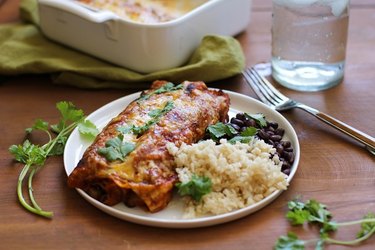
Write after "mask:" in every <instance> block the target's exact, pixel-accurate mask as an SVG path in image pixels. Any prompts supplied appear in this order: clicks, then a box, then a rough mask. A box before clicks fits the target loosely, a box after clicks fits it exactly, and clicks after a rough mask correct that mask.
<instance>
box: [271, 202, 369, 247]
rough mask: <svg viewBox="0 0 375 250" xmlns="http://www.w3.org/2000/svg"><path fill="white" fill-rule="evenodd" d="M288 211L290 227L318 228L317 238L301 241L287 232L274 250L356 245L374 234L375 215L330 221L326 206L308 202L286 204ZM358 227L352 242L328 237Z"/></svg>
mask: <svg viewBox="0 0 375 250" xmlns="http://www.w3.org/2000/svg"><path fill="white" fill-rule="evenodd" d="M288 208H289V211H288V212H287V214H286V217H287V219H288V220H289V221H290V223H291V224H292V225H304V224H309V225H311V226H317V227H318V228H319V238H316V239H310V240H301V239H299V238H298V236H297V235H296V234H295V233H293V232H288V234H287V235H286V236H281V237H279V239H278V240H277V242H276V244H275V247H274V248H275V249H277V250H286V249H293V250H294V249H305V246H307V245H309V244H315V249H318V250H319V249H323V248H324V246H325V245H326V244H335V245H347V246H353V245H357V244H359V243H361V242H363V241H365V240H366V239H368V238H370V237H371V236H372V235H373V234H375V214H374V213H368V214H367V215H365V216H364V217H363V219H360V220H354V221H348V222H335V221H332V220H331V219H332V214H331V212H330V211H328V210H327V207H326V205H324V204H322V203H320V202H318V201H316V200H308V201H307V202H305V203H304V202H301V201H298V200H293V201H290V202H288ZM353 225H360V226H361V230H360V231H359V232H358V233H357V237H356V239H354V240H346V241H345V240H336V239H334V238H332V237H330V233H332V232H334V231H337V230H338V229H339V228H341V227H345V226H353Z"/></svg>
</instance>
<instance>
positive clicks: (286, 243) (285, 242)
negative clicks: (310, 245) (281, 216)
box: [274, 232, 305, 250]
mask: <svg viewBox="0 0 375 250" xmlns="http://www.w3.org/2000/svg"><path fill="white" fill-rule="evenodd" d="M274 249H275V250H299V249H305V241H303V240H300V239H298V237H297V235H296V234H295V233H292V232H288V235H286V236H281V237H280V238H279V239H278V240H277V242H276V245H275V247H274Z"/></svg>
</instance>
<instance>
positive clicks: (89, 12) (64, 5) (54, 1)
mask: <svg viewBox="0 0 375 250" xmlns="http://www.w3.org/2000/svg"><path fill="white" fill-rule="evenodd" d="M38 2H39V5H45V6H49V7H52V8H56V9H60V10H62V11H66V12H69V13H72V14H75V15H78V16H80V17H82V18H84V19H86V20H88V21H91V22H94V23H103V22H106V21H108V20H113V19H117V18H118V17H117V16H116V15H115V14H114V13H112V12H110V11H105V10H94V9H91V8H90V7H86V6H83V5H82V4H80V3H78V2H76V1H72V0H69V1H66V0H39V1H38Z"/></svg>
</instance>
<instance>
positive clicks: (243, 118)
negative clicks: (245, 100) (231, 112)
mask: <svg viewBox="0 0 375 250" xmlns="http://www.w3.org/2000/svg"><path fill="white" fill-rule="evenodd" d="M236 118H237V119H240V120H242V121H244V120H245V119H246V116H245V114H244V113H237V114H236Z"/></svg>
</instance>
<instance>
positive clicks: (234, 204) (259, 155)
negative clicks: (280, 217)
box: [168, 139, 288, 218]
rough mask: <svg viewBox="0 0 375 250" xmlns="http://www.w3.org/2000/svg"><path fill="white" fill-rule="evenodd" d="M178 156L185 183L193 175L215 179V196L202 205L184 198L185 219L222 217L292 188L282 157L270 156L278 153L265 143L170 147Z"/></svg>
mask: <svg viewBox="0 0 375 250" xmlns="http://www.w3.org/2000/svg"><path fill="white" fill-rule="evenodd" d="M168 150H169V152H170V153H171V154H172V155H174V156H175V162H176V164H177V168H176V171H177V173H178V177H179V180H180V181H181V182H188V181H190V179H191V177H192V176H193V174H195V175H197V176H206V177H209V178H210V179H211V182H212V192H211V193H209V194H206V195H204V196H203V197H202V199H201V200H200V202H196V201H194V200H192V199H191V198H190V197H184V199H185V202H186V209H185V212H184V218H195V217H200V216H206V215H218V214H223V213H227V212H230V211H233V210H237V209H240V208H243V207H246V206H249V205H251V204H254V203H256V202H259V201H261V200H262V199H264V198H265V197H267V196H268V195H270V194H271V193H273V192H274V191H276V190H285V189H286V188H287V186H288V182H287V180H286V179H287V175H285V174H284V173H282V172H281V165H282V163H281V162H280V160H279V158H278V156H273V158H272V159H270V156H271V155H273V154H274V153H275V149H274V148H273V147H272V146H270V145H268V144H266V143H265V142H264V141H262V140H257V139H254V140H252V141H251V142H250V143H249V144H244V143H239V142H238V143H236V144H234V145H233V144H230V143H228V142H227V141H226V140H221V141H220V144H219V145H216V143H215V142H214V141H212V140H207V141H201V142H199V143H196V144H193V145H186V144H183V145H182V146H181V147H180V148H177V147H176V146H175V145H174V144H169V145H168Z"/></svg>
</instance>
